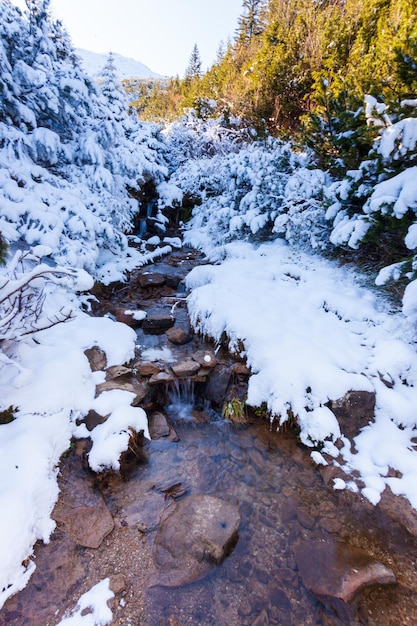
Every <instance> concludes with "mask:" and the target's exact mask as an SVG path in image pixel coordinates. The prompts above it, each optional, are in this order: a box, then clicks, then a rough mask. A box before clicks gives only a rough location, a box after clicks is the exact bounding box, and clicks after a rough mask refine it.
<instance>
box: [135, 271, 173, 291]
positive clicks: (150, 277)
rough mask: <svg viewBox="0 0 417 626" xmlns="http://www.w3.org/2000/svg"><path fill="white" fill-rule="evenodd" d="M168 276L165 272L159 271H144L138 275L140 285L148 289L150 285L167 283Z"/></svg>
mask: <svg viewBox="0 0 417 626" xmlns="http://www.w3.org/2000/svg"><path fill="white" fill-rule="evenodd" d="M165 282H166V278H165V276H164V275H163V274H159V273H158V272H143V273H142V274H139V276H138V283H139V285H140V286H141V287H142V288H144V289H148V288H150V287H162V285H165Z"/></svg>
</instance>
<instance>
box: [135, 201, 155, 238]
mask: <svg viewBox="0 0 417 626" xmlns="http://www.w3.org/2000/svg"><path fill="white" fill-rule="evenodd" d="M155 205H156V200H150V201H149V203H148V204H147V205H146V215H145V217H141V218H140V221H139V232H138V235H139V237H143V235H145V234H146V233H147V232H148V219H150V218H151V217H152V212H153V209H154V207H155Z"/></svg>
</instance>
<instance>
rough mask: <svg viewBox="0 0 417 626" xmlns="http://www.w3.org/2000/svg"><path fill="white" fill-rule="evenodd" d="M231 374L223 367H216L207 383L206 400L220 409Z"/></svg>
mask: <svg viewBox="0 0 417 626" xmlns="http://www.w3.org/2000/svg"><path fill="white" fill-rule="evenodd" d="M230 377H231V372H230V369H229V368H228V367H226V366H225V365H216V367H215V368H214V369H213V371H212V373H211V374H210V378H209V380H208V381H207V388H206V398H207V400H209V401H211V402H212V403H213V404H214V405H216V406H218V407H221V406H222V405H223V402H224V401H225V398H226V393H227V389H228V387H229V383H230Z"/></svg>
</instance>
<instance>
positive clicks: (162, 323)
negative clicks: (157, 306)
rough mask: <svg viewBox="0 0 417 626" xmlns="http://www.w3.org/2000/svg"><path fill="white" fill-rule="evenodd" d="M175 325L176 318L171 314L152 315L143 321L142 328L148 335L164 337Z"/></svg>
mask: <svg viewBox="0 0 417 626" xmlns="http://www.w3.org/2000/svg"><path fill="white" fill-rule="evenodd" d="M174 324H175V318H174V317H173V316H172V315H171V314H170V313H150V314H149V315H148V317H147V318H146V319H145V320H143V322H142V328H143V331H144V332H145V333H147V334H148V335H162V334H163V333H164V332H165V331H166V330H168V328H171V326H173V325H174Z"/></svg>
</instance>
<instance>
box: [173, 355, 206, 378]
mask: <svg viewBox="0 0 417 626" xmlns="http://www.w3.org/2000/svg"><path fill="white" fill-rule="evenodd" d="M171 369H172V371H173V372H174V374H175V376H177V377H178V378H187V376H193V375H194V374H196V373H197V372H198V370H199V369H200V365H199V363H197V361H194V360H191V359H189V360H187V361H182V362H181V363H177V364H176V365H173V366H172V368H171Z"/></svg>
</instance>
